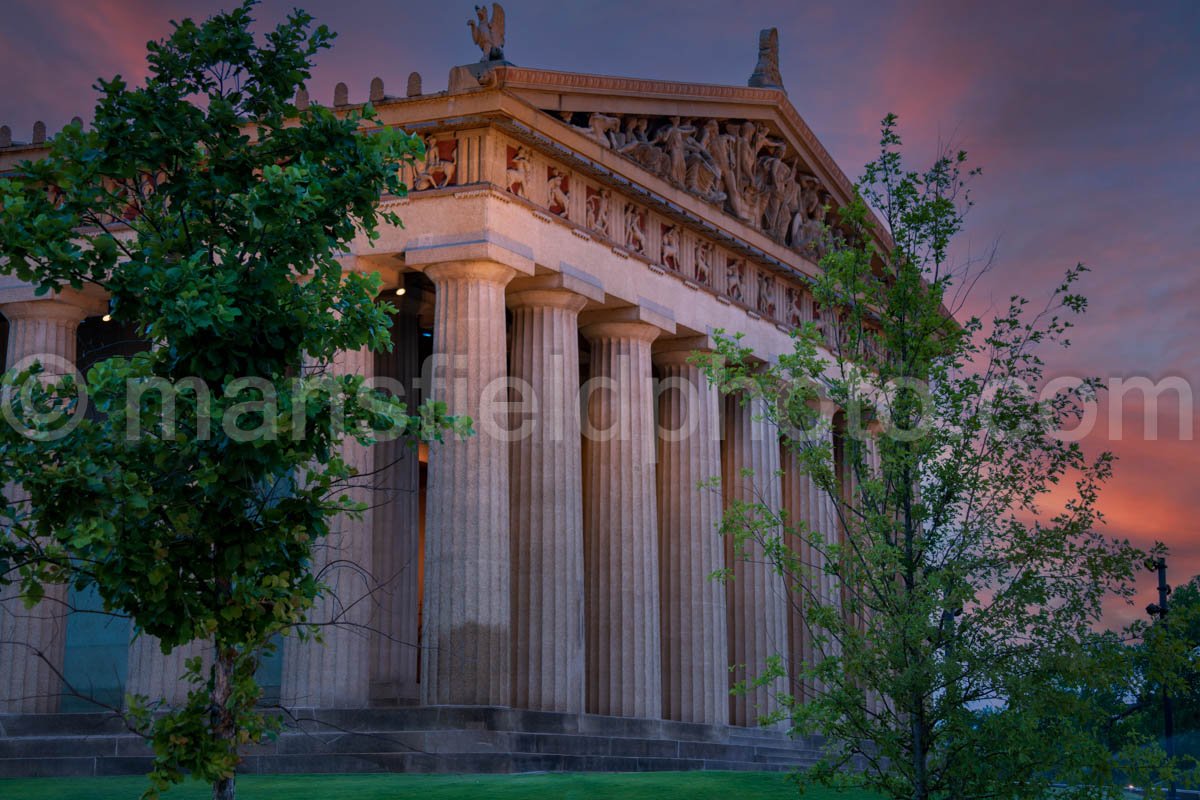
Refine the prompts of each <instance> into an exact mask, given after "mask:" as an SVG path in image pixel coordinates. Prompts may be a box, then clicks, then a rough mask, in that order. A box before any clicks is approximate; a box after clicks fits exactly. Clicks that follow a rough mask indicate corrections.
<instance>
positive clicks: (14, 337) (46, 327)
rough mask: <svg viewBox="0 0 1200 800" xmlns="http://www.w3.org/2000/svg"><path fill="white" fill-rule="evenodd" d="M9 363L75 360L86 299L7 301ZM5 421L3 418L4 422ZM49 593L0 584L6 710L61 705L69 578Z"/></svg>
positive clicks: (17, 497) (57, 370) (48, 364)
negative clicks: (36, 595)
mask: <svg viewBox="0 0 1200 800" xmlns="http://www.w3.org/2000/svg"><path fill="white" fill-rule="evenodd" d="M0 313H3V314H4V316H5V318H7V319H8V353H7V360H6V362H5V368H6V369H12V368H14V367H24V366H29V365H30V364H32V363H33V361H34V360H35V359H36V360H39V361H41V363H42V366H43V367H44V368H45V371H46V374H47V375H50V376H58V375H62V374H64V373H65V372H66V371H67V370H69V369H71V368H72V367H73V365H74V363H75V355H76V351H75V342H76V339H75V337H76V332H77V331H78V329H79V323H80V322H82V321H83V320H84V318H85V317H86V316H87V313H88V311H87V309H86V308H85V307H83V305H82V304H75V303H72V302H66V301H64V300H62V299H59V298H55V299H47V300H33V301H29V302H16V303H6V304H4V305H2V306H0ZM0 424H2V423H0ZM5 492H6V494H7V495H8V496H9V498H10V500H11V502H13V503H14V504H15V505H17V506H20V505H22V503H25V502H26V501H27V496H26V495H25V493H24V492H23V491H22V490H21V488H20V487H19V486H13V487H8V488H7V489H6V490H5ZM44 588H45V597H44V598H43V599H42V601H41V602H40V603H38V604H37V605H36V606H34V607H33V608H25V606H24V604H23V603H22V602H21V600H20V598H19V596H18V586H17V584H10V585H9V586H7V587H5V588H3V589H0V713H34V714H46V713H53V712H55V711H58V708H59V701H60V696H61V692H62V685H61V684H62V679H61V677H60V675H61V672H62V668H63V657H64V654H65V647H66V614H67V586H66V584H47V585H46V586H45V587H44Z"/></svg>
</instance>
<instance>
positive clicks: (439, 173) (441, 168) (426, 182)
mask: <svg viewBox="0 0 1200 800" xmlns="http://www.w3.org/2000/svg"><path fill="white" fill-rule="evenodd" d="M448 141H449V142H453V148H452V149H451V156H450V158H447V159H444V158H442V151H441V147H440V146H439V143H438V139H437V137H436V136H433V135H430V136H427V137H425V163H424V164H423V165H422V166H421V168H420V169H419V170H418V171H417V173H416V175H414V176H413V185H412V188H413V191H414V192H420V191H422V190H424V189H441V188H444V187H446V186H449V185H450V184H451V183H453V182H454V171H455V164H454V151H456V150H457V149H458V140H457V139H449V140H448Z"/></svg>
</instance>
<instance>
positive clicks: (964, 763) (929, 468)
mask: <svg viewBox="0 0 1200 800" xmlns="http://www.w3.org/2000/svg"><path fill="white" fill-rule="evenodd" d="M900 146H901V142H900V137H899V135H898V133H897V131H896V120H895V118H894V117H891V116H889V117H888V118H886V119H885V120H884V122H883V133H882V137H881V141H880V155H879V158H878V159H877V160H876V161H874V162H872V163H871V164H869V165H867V167H866V171H865V173H864V176H863V178H862V180H861V182H860V183H859V184H858V191H859V194H858V195H857V196H856V197H855V198H854V200H853V202H851V203H850V204H848V205H847V206H846V207H843V208H841V209H839V219H838V222H837V228H836V229H831V230H829V231H828V232H827V241H828V242H829V245H830V246H829V248H828V252H827V254H826V255H825V256H824V257H823V258H822V259H821V264H820V266H821V271H820V274H819V276H818V277H817V278H816V280H815V283H814V286H813V294H814V297H815V300H816V304H817V306H818V309H819V314H820V319H821V324H820V326H818V325H816V324H809V325H806V326H804V327H803V328H801V329H800V330H797V331H795V332H794V334H793V337H794V349H793V352H791V353H788V354H785V355H784V356H783V357H781V358H780V359H779V361H778V363H776V364H772V365H769V366H767V367H759V366H757V365H755V364H753V363H752V362H751V360H750V359H749V352H748V351H747V350H746V349H745V348H743V347H742V346H741V343H740V341H739V337H737V336H733V337H730V336H725V335H723V333H722V335H721V336H719V337H718V348H717V351H716V352H715V353H713V354H711V355H707V356H703V355H697V356H696V357H695V359H696V361H697V363H699V364H701V365H702V366H703V367H704V368H705V370H706V372H707V374H708V375H709V377H710V379H711V380H713V381H714V382H715V383H716V384H717V385H718V386H719V387H720V388H721V389H722V390H723V391H735V390H736V391H743V392H747V393H753V394H758V395H761V397H762V398H763V399H764V400H765V403H764V405H765V407H766V409H767V411H766V416H767V418H768V420H769V421H771V422H773V423H774V424H775V425H776V426H777V427H778V429H779V430H780V432H781V434H782V436H783V440H784V444H785V446H786V447H787V448H788V450H789V452H790V456H791V457H792V458H793V459H794V462H795V464H796V465H797V467H798V468H799V469H800V470H801V471H802V472H803V473H806V474H807V475H808V476H809V477H810V478H811V480H812V481H813V482H814V483H815V485H816V486H817V487H818V488H819V489H820V490H821V491H822V492H823V493H824V494H825V495H826V496H827V497H828V498H829V501H830V502H831V503H832V507H833V508H834V509H835V510H836V517H837V528H838V529H839V533H838V534H837V535H836V536H834V537H833V538H831V539H827V538H826V536H825V534H824V533H823V532H822V531H821V530H817V529H815V528H814V527H812V526H810V525H808V524H806V521H805V520H804V519H794V518H789V517H788V515H787V514H785V513H781V512H779V511H778V510H776V509H772V508H770V507H768V506H766V505H763V504H751V506H752V507H747V506H746V505H745V504H734V505H733V506H731V507H730V509H729V511H728V512H727V514H726V517H725V522H724V525H723V531H724V532H725V533H726V534H727V535H731V536H733V537H734V539H735V542H736V543H737V545H738V547H739V548H740V547H742V546H743V545H744V544H745V543H746V542H749V541H751V540H752V541H754V542H757V543H758V544H759V545H761V546H762V547H763V548H764V550H765V551H766V553H767V554H768V557H769V558H770V559H771V560H772V562H773V563H774V565H775V567H776V568H777V569H778V570H779V571H780V572H781V573H782V574H783V575H784V576H785V579H786V580H787V582H788V585H789V586H790V588H791V592H790V596H791V598H792V602H793V604H794V606H795V607H796V609H797V610H798V611H799V612H800V613H802V614H803V615H804V619H805V622H806V627H807V632H806V633H807V635H808V636H809V637H810V638H811V641H812V642H813V646H814V648H815V649H816V651H817V654H818V655H817V657H816V658H815V659H814V663H805V664H793V665H791V667H792V673H793V674H794V675H795V676H796V682H795V684H794V685H793V686H792V687H791V690H790V691H789V692H788V693H787V694H785V695H783V696H781V697H780V698H779V701H780V703H781V704H782V705H783V707H784V711H783V712H781V714H780V716H786V717H787V718H789V719H790V721H791V723H792V726H793V730H794V731H795V732H796V733H797V734H809V733H821V734H824V735H825V736H827V737H828V739H829V741H830V742H831V743H832V749H831V750H830V751H829V752H828V753H827V754H826V757H825V758H824V759H823V760H822V762H821V763H820V764H818V765H817V766H816V767H815V768H814V769H812V770H810V771H809V772H808V773H806V774H805V775H803V776H802V783H805V784H807V785H812V784H813V783H816V784H824V785H831V786H839V785H840V786H865V787H869V788H871V789H873V790H875V791H878V792H880V793H882V794H884V795H885V796H889V797H895V798H912V799H913V800H925V798H944V797H954V798H982V797H1009V798H1021V797H1027V798H1041V797H1045V796H1046V792H1047V791H1048V787H1049V785H1050V783H1052V782H1055V781H1062V782H1065V783H1068V784H1070V785H1071V787H1072V788H1069V789H1066V790H1056V791H1057V792H1058V793H1059V794H1063V795H1064V796H1072V795H1074V794H1076V793H1081V794H1080V796H1088V797H1103V796H1112V797H1116V796H1119V791H1118V788H1117V786H1116V784H1115V782H1114V778H1115V775H1116V772H1115V769H1116V764H1117V761H1116V759H1114V758H1113V756H1112V754H1111V752H1110V750H1109V748H1108V746H1107V741H1106V739H1105V738H1104V733H1105V723H1106V721H1107V719H1108V717H1107V716H1106V714H1107V713H1108V711H1109V710H1110V708H1111V706H1110V704H1109V702H1108V701H1110V700H1111V697H1110V696H1109V695H1106V694H1105V693H1106V692H1108V691H1109V690H1110V688H1111V687H1112V686H1114V685H1116V686H1124V685H1126V683H1125V681H1126V679H1127V676H1128V660H1127V659H1125V658H1124V657H1123V656H1122V654H1121V651H1122V648H1121V646H1120V643H1119V642H1113V641H1111V640H1110V638H1107V637H1103V636H1098V635H1097V634H1095V633H1094V628H1095V626H1096V625H1097V623H1098V621H1099V620H1100V617H1101V613H1102V607H1101V604H1102V601H1103V600H1104V599H1105V598H1108V597H1112V596H1116V597H1123V598H1128V597H1130V596H1131V595H1132V592H1133V583H1132V580H1133V576H1134V574H1135V572H1136V571H1137V570H1138V569H1139V568H1140V566H1141V563H1142V561H1143V559H1144V558H1145V557H1146V554H1145V553H1143V552H1141V551H1139V550H1138V549H1136V548H1134V547H1133V546H1132V545H1130V543H1129V542H1128V541H1119V540H1113V539H1110V538H1108V537H1106V536H1105V535H1104V534H1103V533H1102V532H1100V531H1099V530H1098V528H1099V526H1100V525H1101V523H1102V521H1103V520H1102V516H1101V514H1100V512H1099V511H1098V510H1097V508H1096V500H1097V496H1098V492H1099V490H1100V487H1101V486H1102V485H1103V484H1104V482H1105V481H1106V480H1107V479H1108V478H1109V476H1110V475H1111V471H1112V464H1113V457H1112V456H1111V455H1110V454H1108V453H1102V454H1099V455H1098V456H1095V457H1092V458H1089V457H1088V456H1087V455H1086V454H1085V453H1084V451H1083V450H1082V448H1081V447H1080V446H1079V445H1078V443H1076V442H1074V441H1070V438H1071V437H1065V436H1060V435H1059V431H1060V430H1063V429H1070V428H1072V427H1073V426H1074V425H1075V424H1076V423H1078V421H1079V420H1080V419H1081V418H1082V416H1083V414H1084V413H1085V411H1086V408H1087V404H1088V402H1089V401H1090V400H1091V399H1092V398H1093V397H1094V393H1095V390H1096V388H1097V382H1096V381H1094V380H1082V381H1079V382H1077V383H1075V384H1072V385H1068V386H1066V387H1065V388H1063V389H1061V390H1060V391H1057V392H1055V393H1050V394H1042V393H1040V390H1041V388H1042V385H1043V383H1044V380H1043V379H1044V375H1043V363H1042V359H1041V357H1040V355H1039V352H1040V350H1041V349H1042V348H1043V347H1045V346H1049V345H1061V346H1067V345H1069V338H1068V336H1069V332H1070V329H1071V327H1072V325H1073V322H1072V318H1073V317H1074V316H1076V315H1078V314H1079V313H1082V312H1083V311H1084V310H1085V308H1086V301H1085V300H1084V299H1083V297H1082V296H1081V295H1079V294H1078V293H1077V292H1076V291H1075V284H1076V282H1077V281H1078V280H1079V278H1080V277H1081V276H1082V275H1083V273H1084V272H1085V268H1084V267H1082V266H1077V267H1075V268H1073V269H1070V270H1068V271H1067V273H1066V275H1065V277H1064V279H1063V281H1062V283H1061V284H1060V285H1059V287H1058V288H1057V289H1056V291H1055V292H1054V293H1053V295H1052V297H1051V298H1050V300H1049V302H1048V303H1047V305H1046V307H1045V308H1044V309H1042V310H1041V311H1036V312H1031V311H1030V309H1029V305H1028V302H1027V301H1026V300H1025V299H1023V298H1020V297H1016V296H1014V297H1013V298H1012V299H1011V301H1010V303H1009V305H1008V307H1007V309H1005V310H1004V311H1002V312H1000V313H999V314H997V315H996V316H995V317H994V318H993V319H991V320H990V321H987V322H985V321H984V320H982V319H979V318H976V317H968V318H966V319H964V320H962V321H957V320H956V319H955V317H954V312H956V311H958V310H959V308H958V304H959V303H960V302H961V294H962V292H963V291H965V287H969V285H970V283H971V275H970V274H968V273H967V272H966V271H965V270H962V269H952V268H950V267H949V266H948V249H949V246H950V243H951V241H952V239H953V237H954V235H955V234H956V233H957V232H958V231H959V229H960V228H961V226H962V222H963V214H964V213H965V211H966V209H967V208H968V207H969V206H970V198H969V194H968V188H967V187H968V182H969V179H970V178H971V177H972V176H973V175H974V174H975V172H974V171H971V170H969V169H968V168H967V166H966V156H965V154H963V153H955V154H947V155H945V156H944V157H941V158H939V159H938V160H937V161H936V162H935V163H934V164H933V166H932V167H930V168H929V169H928V170H925V171H922V172H917V171H910V170H908V169H906V168H905V166H904V165H903V163H902V159H901V149H900ZM872 208H874V209H876V210H877V211H878V213H879V214H880V215H881V216H882V227H881V226H880V225H879V222H878V220H877V217H876V215H875V213H874V212H872V210H871V209H872ZM834 411H837V415H836V420H833V418H834V414H833V412H834ZM820 577H824V578H826V579H832V580H833V581H834V582H835V583H836V585H837V586H838V587H839V591H837V592H834V593H833V596H830V594H829V593H828V592H826V593H821V592H819V591H816V590H815V589H814V587H815V586H816V585H817V584H818V582H819V581H818V580H817V579H818V578H820ZM775 671H776V672H782V668H781V667H780V666H779V665H776V669H775ZM767 721H771V720H770V719H768V720H767ZM848 766H856V767H858V768H861V770H860V771H848V770H847V769H846V768H847V767H848ZM1056 796H1058V794H1056Z"/></svg>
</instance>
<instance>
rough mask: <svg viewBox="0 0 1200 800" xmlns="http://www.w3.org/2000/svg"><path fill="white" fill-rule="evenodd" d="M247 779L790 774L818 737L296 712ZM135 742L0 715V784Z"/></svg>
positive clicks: (132, 749)
mask: <svg viewBox="0 0 1200 800" xmlns="http://www.w3.org/2000/svg"><path fill="white" fill-rule="evenodd" d="M292 713H293V715H294V716H293V717H291V718H289V722H288V724H287V727H286V729H285V730H284V731H283V733H282V734H281V735H280V736H279V738H278V739H277V740H276V741H274V742H271V743H269V744H266V745H262V746H255V747H252V748H247V750H246V758H245V762H244V763H243V765H242V767H241V772H242V773H243V774H255V773H259V774H269V773H351V772H421V773H434V772H441V773H472V772H474V773H482V772H491V773H505V772H508V773H516V772H547V771H563V772H600V771H605V772H640V771H651V770H701V769H712V770H774V771H780V770H790V769H794V768H796V767H803V766H807V765H810V764H812V763H813V762H814V761H816V759H817V758H818V757H819V756H820V746H821V742H820V739H819V738H816V737H813V738H807V739H792V738H789V737H788V736H787V735H786V734H784V733H781V732H778V731H773V730H765V729H751V728H736V727H729V726H714V725H696V724H690V723H682V722H670V721H665V720H647V719H629V718H623V717H602V716H595V715H591V714H557V713H549V712H538V711H520V710H515V709H507V708H493V707H463V706H421V707H411V708H389V709H299V710H294V711H293V712H292ZM151 762H152V756H151V753H150V750H149V749H148V748H147V747H146V745H145V744H144V743H143V741H142V740H141V739H140V738H139V737H137V736H135V735H133V734H131V733H129V732H128V731H127V730H125V728H124V726H123V725H122V724H121V721H120V720H119V719H116V718H115V717H114V716H112V715H111V714H44V715H42V714H22V715H0V777H38V776H90V775H136V774H141V773H145V772H147V771H148V770H149V769H150V766H151Z"/></svg>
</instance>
